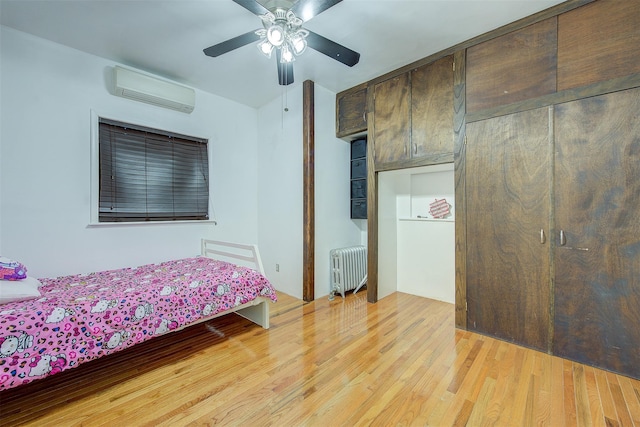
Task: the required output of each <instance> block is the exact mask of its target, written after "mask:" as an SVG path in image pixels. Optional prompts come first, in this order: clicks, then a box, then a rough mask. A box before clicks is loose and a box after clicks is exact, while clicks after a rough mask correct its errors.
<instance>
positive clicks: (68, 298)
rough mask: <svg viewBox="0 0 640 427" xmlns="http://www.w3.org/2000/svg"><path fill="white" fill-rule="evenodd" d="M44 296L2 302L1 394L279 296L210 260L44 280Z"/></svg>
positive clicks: (245, 271) (248, 273)
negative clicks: (242, 305)
mask: <svg viewBox="0 0 640 427" xmlns="http://www.w3.org/2000/svg"><path fill="white" fill-rule="evenodd" d="M40 281H41V282H42V284H43V286H41V287H40V288H39V291H40V293H41V295H42V297H41V298H37V299H31V300H27V301H20V302H11V303H7V304H4V305H0V390H4V389H9V388H12V387H16V386H18V385H21V384H26V383H28V382H31V381H33V380H36V379H39V378H43V377H45V376H47V375H52V374H55V373H57V372H61V371H64V370H67V369H71V368H74V367H76V366H78V365H80V364H81V363H84V362H87V361H89V360H93V359H97V358H99V357H101V356H104V355H107V354H110V353H114V352H117V351H119V350H122V349H125V348H128V347H131V346H133V345H135V344H137V343H140V342H143V341H146V340H148V339H150V338H153V337H155V336H158V335H162V334H165V333H167V332H169V331H172V330H175V329H178V328H181V327H183V326H185V325H188V324H190V323H194V322H197V321H199V320H202V319H205V318H207V317H210V316H213V315H215V314H217V313H220V312H223V311H226V310H228V309H230V308H233V307H235V306H238V305H240V304H244V303H247V302H249V301H252V300H254V299H255V298H257V297H260V296H263V297H266V298H268V299H271V300H272V301H274V302H275V301H276V300H277V297H276V292H275V289H274V288H273V286H272V285H271V284H270V283H269V281H268V280H267V279H266V278H265V277H264V276H263V275H261V274H260V273H258V272H256V271H254V270H252V269H250V268H246V267H241V266H237V265H234V264H230V263H227V262H224V261H218V260H214V259H211V258H207V257H197V258H187V259H183V260H177V261H168V262H164V263H159V264H149V265H145V266H142V267H137V268H123V269H119V270H110V271H102V272H97V273H91V274H84V275H83V274H81V275H75V276H66V277H58V278H54V279H40Z"/></svg>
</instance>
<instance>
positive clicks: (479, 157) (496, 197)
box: [466, 108, 551, 350]
mask: <svg viewBox="0 0 640 427" xmlns="http://www.w3.org/2000/svg"><path fill="white" fill-rule="evenodd" d="M549 144H550V142H549V112H548V109H547V108H542V109H538V110H533V111H525V112H522V113H517V114H512V115H509V116H504V117H497V118H493V119H488V120H485V121H482V122H476V123H470V124H467V157H466V168H467V169H466V176H467V180H466V203H467V205H466V207H467V224H466V226H467V302H468V321H467V327H468V328H469V329H472V330H476V331H478V332H481V333H486V334H489V335H493V336H497V337H499V338H502V339H505V340H508V341H512V342H516V343H520V344H523V345H526V346H529V347H533V348H537V349H541V350H546V349H547V348H548V345H549V343H548V341H549V322H550V320H549V319H550V317H549V312H550V309H549V306H550V285H549V283H550V281H549V275H550V269H549V265H550V260H549V258H550V257H549V244H548V240H547V238H546V237H547V233H548V230H549V210H550V201H549V192H550V178H551V177H550V173H551V163H550V161H549V158H550V156H551V150H550V146H549ZM541 230H542V232H543V233H544V238H543V240H541V235H540V233H541ZM541 242H542V243H541Z"/></svg>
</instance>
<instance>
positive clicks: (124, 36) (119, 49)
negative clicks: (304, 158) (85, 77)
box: [0, 0, 562, 107]
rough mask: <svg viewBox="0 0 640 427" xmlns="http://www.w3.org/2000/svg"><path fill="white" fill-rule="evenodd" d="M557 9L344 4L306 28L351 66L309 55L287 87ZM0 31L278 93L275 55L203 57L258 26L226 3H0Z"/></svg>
mask: <svg viewBox="0 0 640 427" xmlns="http://www.w3.org/2000/svg"><path fill="white" fill-rule="evenodd" d="M561 2H562V0H343V1H342V2H341V3H338V4H337V5H335V6H333V7H332V8H330V9H328V10H326V11H325V12H323V13H321V14H319V15H317V16H316V17H315V18H313V19H311V20H309V21H307V22H306V23H305V25H304V27H305V28H308V29H309V30H312V31H314V32H316V33H318V34H320V35H322V36H325V37H327V38H329V39H331V40H333V41H335V42H337V43H340V44H342V45H344V46H346V47H348V48H350V49H353V50H355V51H357V52H360V54H361V56H360V62H359V63H358V64H357V65H355V66H354V67H352V68H349V67H347V66H345V65H343V64H341V63H339V62H337V61H335V60H333V59H331V58H329V57H327V56H325V55H323V54H321V53H318V52H316V51H313V50H311V49H308V50H307V51H306V52H305V53H304V54H303V55H302V56H301V57H299V58H298V60H297V61H296V62H295V63H294V77H295V83H294V85H299V84H301V83H302V82H303V81H304V80H313V81H314V82H315V83H316V84H318V85H320V86H323V87H325V88H327V89H329V90H331V91H333V92H340V91H341V90H344V89H347V88H349V87H352V86H355V85H357V84H359V83H362V82H365V81H368V80H370V79H372V78H375V77H377V76H380V75H382V74H385V73H387V72H389V71H392V70H395V69H397V68H400V67H402V66H404V65H406V64H409V63H411V62H414V61H416V60H418V59H421V58H424V57H426V56H429V55H431V54H433V53H436V52H438V51H441V50H443V49H445V48H447V47H450V46H453V45H455V44H458V43H460V42H462V41H465V40H468V39H470V38H473V37H475V36H477V35H480V34H483V33H485V32H487V31H490V30H492V29H495V28H498V27H500V26H502V25H505V24H507V23H509V22H512V21H515V20H517V19H520V18H523V17H525V16H528V15H531V14H533V13H535V12H538V11H540V10H543V9H546V8H548V7H551V6H553V5H555V4H558V3H561ZM0 23H1V24H2V25H5V26H8V27H12V28H15V29H17V30H20V31H24V32H27V33H31V34H34V35H36V36H39V37H42V38H45V39H49V40H52V41H54V42H57V43H61V44H63V45H67V46H70V47H72V48H75V49H79V50H81V51H84V52H87V53H91V54H94V55H97V56H100V57H103V58H107V59H110V60H113V61H115V62H118V63H121V64H124V65H129V66H131V67H135V68H139V69H142V70H144V71H147V72H150V73H153V74H157V75H160V76H163V77H167V78H170V79H173V80H175V81H178V82H181V83H184V84H187V85H189V86H192V87H196V88H199V89H201V90H204V91H207V92H210V93H214V94H216V95H220V96H222V97H225V98H228V99H231V100H235V101H237V102H240V103H242V104H245V105H249V106H252V107H260V106H262V105H264V104H266V103H268V102H269V101H271V100H273V99H275V98H277V97H279V96H281V95H282V93H283V87H282V86H279V85H278V80H277V74H276V64H275V56H274V57H272V58H271V59H270V60H269V59H267V58H265V57H264V56H262V55H261V54H260V53H259V52H258V50H257V49H256V48H255V47H254V46H252V45H248V46H244V47H241V48H239V49H236V50H234V51H232V52H229V53H226V54H224V55H222V56H220V57H218V58H211V57H208V56H205V55H204V54H203V53H202V49H204V48H206V47H208V46H211V45H214V44H217V43H220V42H222V41H225V40H227V39H229V38H232V37H235V36H237V35H240V34H243V33H246V32H248V31H251V30H254V29H258V28H260V27H261V21H260V19H259V18H258V17H257V16H255V15H253V14H252V13H251V12H249V11H248V10H246V9H244V8H243V7H241V6H239V5H238V4H236V3H234V2H233V1H232V0H0ZM290 87H292V86H289V88H290Z"/></svg>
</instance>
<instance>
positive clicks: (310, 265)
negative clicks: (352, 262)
mask: <svg viewBox="0 0 640 427" xmlns="http://www.w3.org/2000/svg"><path fill="white" fill-rule="evenodd" d="M302 105H303V108H302V134H303V135H302V144H303V151H302V157H303V172H302V174H303V175H304V177H303V184H302V185H303V204H304V208H303V227H304V230H303V236H304V237H303V240H304V242H303V254H302V299H303V300H304V301H306V302H309V301H313V300H314V299H315V191H314V171H315V158H314V150H315V148H314V145H315V119H314V117H315V114H314V108H315V100H314V84H313V81H311V80H305V81H304V83H303V86H302Z"/></svg>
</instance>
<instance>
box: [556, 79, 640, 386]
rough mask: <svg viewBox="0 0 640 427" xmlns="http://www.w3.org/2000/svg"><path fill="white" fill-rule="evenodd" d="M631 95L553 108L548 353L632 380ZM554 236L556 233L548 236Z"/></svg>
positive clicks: (637, 242)
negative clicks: (550, 334)
mask: <svg viewBox="0 0 640 427" xmlns="http://www.w3.org/2000/svg"><path fill="white" fill-rule="evenodd" d="M639 112H640V89H631V90H627V91H624V92H617V93H612V94H608V95H603V96H598V97H594V98H588V99H584V100H580V101H574V102H570V103H566V104H562V105H559V106H557V107H556V110H555V128H556V136H555V139H556V147H557V156H556V170H555V182H556V185H555V213H556V229H557V233H558V234H559V233H560V230H562V232H563V234H564V236H565V237H564V238H563V241H562V242H560V241H559V240H558V242H557V245H558V246H557V249H556V250H555V265H556V279H555V322H554V323H555V325H554V345H553V352H554V354H557V355H559V356H562V357H566V358H569V359H573V360H577V361H580V362H583V363H587V364H590V365H596V366H600V367H603V368H605V369H609V370H613V371H616V372H620V373H622V374H625V375H630V376H632V377H635V378H640V218H639V217H640V116H639V114H640V113H639ZM556 238H557V239H559V237H558V235H557V236H556Z"/></svg>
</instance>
